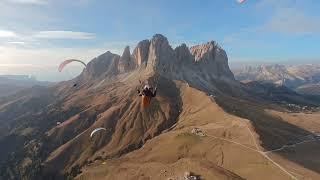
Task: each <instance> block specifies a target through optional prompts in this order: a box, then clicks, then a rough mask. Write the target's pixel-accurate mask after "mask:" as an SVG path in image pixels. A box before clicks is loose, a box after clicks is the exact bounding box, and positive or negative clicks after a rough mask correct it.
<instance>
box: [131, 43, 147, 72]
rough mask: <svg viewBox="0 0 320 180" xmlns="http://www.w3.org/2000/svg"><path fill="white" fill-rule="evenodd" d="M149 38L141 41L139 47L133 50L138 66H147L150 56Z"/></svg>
mask: <svg viewBox="0 0 320 180" xmlns="http://www.w3.org/2000/svg"><path fill="white" fill-rule="evenodd" d="M149 46H150V41H149V40H143V41H140V42H139V43H138V45H137V47H136V48H135V49H134V50H133V53H132V56H133V58H134V62H135V65H136V67H140V66H144V67H145V66H146V65H147V64H146V63H147V61H148V56H149Z"/></svg>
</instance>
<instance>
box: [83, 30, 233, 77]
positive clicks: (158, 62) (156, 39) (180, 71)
mask: <svg viewBox="0 0 320 180" xmlns="http://www.w3.org/2000/svg"><path fill="white" fill-rule="evenodd" d="M110 68H113V69H110ZM136 69H140V70H145V71H146V72H158V73H160V74H162V75H164V76H168V77H170V78H173V79H183V80H186V78H188V77H190V74H197V75H196V76H198V77H203V78H204V79H206V81H211V80H212V79H221V78H222V77H224V78H228V79H231V80H234V77H233V74H232V72H231V71H230V69H229V66H228V57H227V54H226V53H225V51H224V50H223V49H222V48H221V47H219V46H218V45H217V43H216V42H214V41H210V42H207V43H204V44H201V45H196V46H193V47H191V48H188V46H187V45H186V44H181V45H180V46H178V47H176V48H175V49H173V48H172V47H171V46H170V44H169V42H168V39H167V38H166V37H165V36H163V35H161V34H155V35H154V36H153V37H152V38H151V39H150V40H143V41H140V42H139V43H138V45H137V46H136V48H135V49H134V51H133V53H132V54H130V48H129V46H127V47H125V49H124V51H123V53H122V56H121V57H120V56H119V55H115V54H112V53H111V52H109V51H108V52H106V53H105V54H103V55H101V56H99V57H97V58H95V59H93V60H92V61H91V62H90V63H89V64H88V70H87V71H88V72H89V74H92V77H97V76H99V75H101V74H103V72H105V73H106V74H104V76H103V77H105V76H107V75H109V74H110V73H111V75H116V74H119V73H128V72H130V71H134V70H136Z"/></svg>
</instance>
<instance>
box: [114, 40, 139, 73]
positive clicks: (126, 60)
mask: <svg viewBox="0 0 320 180" xmlns="http://www.w3.org/2000/svg"><path fill="white" fill-rule="evenodd" d="M134 68H135V63H134V60H133V58H132V57H131V55H130V47H129V46H127V47H126V48H125V49H124V51H123V54H122V56H121V57H120V60H119V64H118V71H119V73H126V72H129V71H130V70H132V69H134Z"/></svg>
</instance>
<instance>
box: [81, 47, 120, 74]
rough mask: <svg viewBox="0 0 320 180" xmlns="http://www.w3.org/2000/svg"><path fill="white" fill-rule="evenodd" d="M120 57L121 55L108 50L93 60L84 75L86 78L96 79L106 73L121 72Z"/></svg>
mask: <svg viewBox="0 0 320 180" xmlns="http://www.w3.org/2000/svg"><path fill="white" fill-rule="evenodd" d="M119 59H120V56H119V55H117V54H113V53H111V52H110V51H107V52H106V53H104V54H102V55H100V56H98V57H96V58H94V59H93V60H91V61H90V62H89V63H88V65H87V68H86V69H85V71H84V73H83V74H82V75H83V76H84V78H85V79H92V78H93V79H94V78H98V77H101V76H102V75H105V74H108V75H116V74H118V72H119V71H118V64H119Z"/></svg>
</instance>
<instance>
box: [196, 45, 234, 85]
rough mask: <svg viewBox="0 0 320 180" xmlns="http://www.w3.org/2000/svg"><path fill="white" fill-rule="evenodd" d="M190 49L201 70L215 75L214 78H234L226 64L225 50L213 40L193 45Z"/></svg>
mask: <svg viewBox="0 0 320 180" xmlns="http://www.w3.org/2000/svg"><path fill="white" fill-rule="evenodd" d="M190 51H191V54H192V55H193V56H194V58H195V61H196V62H197V63H198V65H199V68H200V69H201V70H202V71H204V72H206V73H208V74H211V75H213V76H215V78H221V77H223V78H228V79H232V80H233V79H234V76H233V74H232V72H231V70H230V68H229V65H228V57H227V54H226V52H225V51H224V50H223V49H222V48H221V47H219V46H218V45H217V44H216V43H215V42H214V41H210V42H208V43H206V44H201V45H197V46H193V47H191V48H190Z"/></svg>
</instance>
